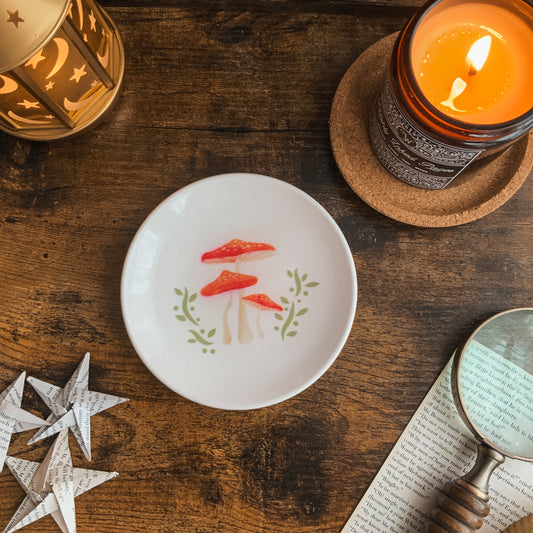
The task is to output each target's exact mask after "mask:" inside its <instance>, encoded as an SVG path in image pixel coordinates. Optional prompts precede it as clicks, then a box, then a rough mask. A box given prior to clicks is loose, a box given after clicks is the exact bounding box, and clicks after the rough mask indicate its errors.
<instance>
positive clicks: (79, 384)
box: [28, 353, 128, 461]
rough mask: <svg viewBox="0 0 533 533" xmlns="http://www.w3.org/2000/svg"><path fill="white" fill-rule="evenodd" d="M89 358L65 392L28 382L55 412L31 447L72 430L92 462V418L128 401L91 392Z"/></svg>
mask: <svg viewBox="0 0 533 533" xmlns="http://www.w3.org/2000/svg"><path fill="white" fill-rule="evenodd" d="M89 358H90V354H89V353H86V354H85V357H84V358H83V360H82V362H81V363H80V365H79V366H78V368H77V369H76V370H75V372H74V374H72V377H71V378H70V379H69V381H68V383H67V384H66V385H65V387H64V388H63V389H61V388H60V387H56V386H54V385H50V384H49V383H45V382H44V381H41V380H40V379H35V378H31V377H30V378H28V383H29V384H30V385H31V386H32V387H33V388H34V389H35V391H36V392H37V394H38V395H39V396H40V397H41V398H42V399H43V401H44V402H45V403H46V405H47V406H48V407H49V409H50V410H51V411H52V412H51V413H50V415H49V416H48V418H47V419H46V421H47V422H49V423H50V427H49V428H42V430H39V431H37V433H36V434H35V435H34V436H33V438H32V439H31V440H30V442H28V444H33V443H34V442H37V441H39V440H42V439H45V438H46V437H50V436H51V435H55V434H56V433H59V432H60V431H62V430H63V429H65V428H70V430H71V431H72V433H73V435H74V437H76V440H77V441H78V444H79V445H80V448H81V449H82V451H83V453H84V454H85V457H87V459H88V460H89V461H90V460H91V416H93V415H96V414H98V413H101V412H102V411H105V410H106V409H109V408H110V407H113V406H115V405H118V404H120V403H122V402H127V401H128V400H127V399H126V398H119V397H118V396H112V395H111V394H103V393H101V392H94V391H90V390H88V387H89Z"/></svg>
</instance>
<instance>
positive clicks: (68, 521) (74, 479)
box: [4, 429, 118, 533]
mask: <svg viewBox="0 0 533 533" xmlns="http://www.w3.org/2000/svg"><path fill="white" fill-rule="evenodd" d="M6 465H7V466H8V468H9V470H11V473H12V474H13V475H14V476H15V478H16V480H17V481H18V482H19V483H20V485H21V486H22V488H23V489H24V491H25V492H26V498H24V500H23V501H22V503H21V504H20V506H19V508H18V509H17V511H16V512H15V514H14V516H13V518H12V519H11V521H10V522H9V524H8V525H7V527H6V528H5V529H4V533H11V531H18V530H19V529H22V528H23V527H25V526H27V525H28V524H31V523H33V522H35V521H36V520H39V518H43V516H46V515H48V514H51V515H52V518H53V519H54V520H55V521H56V523H57V525H58V526H59V527H60V528H61V531H63V533H76V511H75V505H74V498H76V497H77V496H79V495H80V494H83V493H84V492H87V491H88V490H91V489H92V488H94V487H96V486H98V485H100V484H101V483H103V482H104V481H107V480H109V479H112V478H114V477H115V476H117V475H118V473H117V472H101V471H98V470H86V469H84V468H74V467H73V466H72V458H71V456H70V450H69V447H68V429H64V430H62V431H61V432H60V433H59V435H58V437H57V439H56V440H55V442H54V444H53V446H52V447H51V448H50V450H49V451H48V453H47V455H46V457H45V459H44V461H43V462H42V463H36V462H34V461H26V460H25V459H17V458H15V457H7V459H6Z"/></svg>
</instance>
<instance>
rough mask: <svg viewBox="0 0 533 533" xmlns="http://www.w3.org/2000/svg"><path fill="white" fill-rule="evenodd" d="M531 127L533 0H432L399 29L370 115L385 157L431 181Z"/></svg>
mask: <svg viewBox="0 0 533 533" xmlns="http://www.w3.org/2000/svg"><path fill="white" fill-rule="evenodd" d="M532 127H533V5H532V2H531V0H474V1H469V0H431V1H429V2H428V3H427V4H425V5H424V6H423V7H422V9H421V10H420V11H419V12H418V13H416V14H415V15H414V16H413V17H412V18H411V20H410V21H409V22H408V23H407V25H406V26H405V28H404V29H403V30H402V31H401V32H400V34H399V36H398V39H397V40H396V43H395V45H394V49H393V52H392V56H391V60H390V64H389V66H388V68H387V70H386V71H385V73H384V76H383V78H382V82H381V86H380V89H379V92H378V94H377V96H376V99H375V101H374V104H373V106H372V109H371V111H370V117H369V121H368V132H369V139H370V143H371V145H372V148H373V150H374V153H375V155H376V157H377V158H378V159H379V161H380V162H381V164H382V165H383V166H384V167H385V168H386V169H387V170H388V171H389V172H390V173H391V174H393V175H394V176H396V177H397V178H399V179H401V180H403V181H405V182H406V183H409V184H411V185H415V186H417V187H423V188H426V189H442V188H444V187H447V186H448V185H449V184H450V183H451V182H452V180H453V179H455V178H456V177H457V176H458V175H459V174H460V173H461V172H463V170H464V169H466V168H467V167H468V166H469V165H470V164H471V163H472V162H473V161H474V160H475V159H480V158H482V157H485V156H486V155H489V154H493V153H496V152H498V151H500V150H503V149H504V148H505V147H507V146H509V144H511V143H512V142H515V141H516V140H517V139H519V138H520V137H522V136H523V135H525V134H526V133H527V132H528V131H529V130H530V129H531V128H532Z"/></svg>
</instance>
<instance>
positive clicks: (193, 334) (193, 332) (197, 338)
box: [189, 329, 213, 346]
mask: <svg viewBox="0 0 533 533" xmlns="http://www.w3.org/2000/svg"><path fill="white" fill-rule="evenodd" d="M189 333H190V334H191V335H192V336H193V337H194V338H195V339H196V340H197V341H198V342H200V343H202V344H205V345H206V346H210V345H211V344H213V343H212V342H209V341H206V340H205V339H204V338H203V337H202V336H201V335H200V334H199V333H198V332H197V331H194V329H190V330H189Z"/></svg>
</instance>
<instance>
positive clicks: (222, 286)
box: [200, 270, 257, 296]
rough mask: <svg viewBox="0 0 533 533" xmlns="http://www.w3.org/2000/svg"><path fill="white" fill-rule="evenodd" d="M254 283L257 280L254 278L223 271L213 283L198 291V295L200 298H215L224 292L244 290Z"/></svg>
mask: <svg viewBox="0 0 533 533" xmlns="http://www.w3.org/2000/svg"><path fill="white" fill-rule="evenodd" d="M256 283H257V278H256V277H255V276H248V275H247V274H238V273H237V272H230V271H229V270H223V271H222V272H221V273H220V276H218V278H217V279H216V280H215V281H212V282H211V283H209V284H208V285H206V286H205V287H204V288H203V289H202V290H201V291H200V294H201V295H202V296H215V294H220V293H222V292H226V291H233V290H236V289H244V288H245V287H250V286H251V285H255V284H256Z"/></svg>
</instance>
